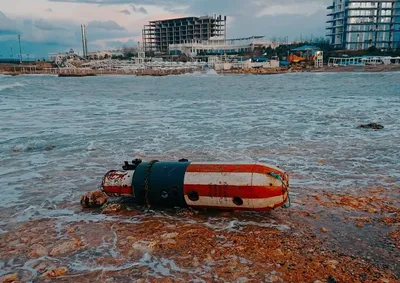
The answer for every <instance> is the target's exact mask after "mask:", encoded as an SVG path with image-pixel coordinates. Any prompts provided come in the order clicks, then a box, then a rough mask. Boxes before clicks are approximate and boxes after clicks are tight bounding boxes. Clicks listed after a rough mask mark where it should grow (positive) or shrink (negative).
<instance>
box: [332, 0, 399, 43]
mask: <svg viewBox="0 0 400 283" xmlns="http://www.w3.org/2000/svg"><path fill="white" fill-rule="evenodd" d="M328 10H330V12H329V14H328V17H329V20H328V21H327V23H328V27H327V30H328V34H327V36H328V37H329V39H330V43H331V44H332V45H333V46H334V47H336V48H341V49H351V50H360V49H368V48H369V47H371V46H375V47H377V48H394V49H395V48H400V0H375V1H371V0H369V1H366V0H333V4H332V5H331V6H329V7H328Z"/></svg>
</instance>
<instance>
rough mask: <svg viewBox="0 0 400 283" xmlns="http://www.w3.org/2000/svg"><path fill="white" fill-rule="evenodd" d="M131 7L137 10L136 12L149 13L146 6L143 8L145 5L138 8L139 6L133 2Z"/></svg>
mask: <svg viewBox="0 0 400 283" xmlns="http://www.w3.org/2000/svg"><path fill="white" fill-rule="evenodd" d="M130 7H131V9H132V11H133V12H135V13H142V14H148V13H147V10H146V9H145V8H143V7H138V8H137V7H136V6H135V5H133V4H131V5H130Z"/></svg>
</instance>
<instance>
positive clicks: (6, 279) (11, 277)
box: [0, 273, 18, 283]
mask: <svg viewBox="0 0 400 283" xmlns="http://www.w3.org/2000/svg"><path fill="white" fill-rule="evenodd" d="M0 282H3V283H12V282H18V274H17V273H13V274H8V275H5V276H2V277H0Z"/></svg>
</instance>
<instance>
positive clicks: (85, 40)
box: [81, 25, 88, 58]
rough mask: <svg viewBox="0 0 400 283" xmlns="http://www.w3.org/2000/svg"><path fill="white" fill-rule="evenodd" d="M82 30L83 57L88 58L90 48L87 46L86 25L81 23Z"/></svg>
mask: <svg viewBox="0 0 400 283" xmlns="http://www.w3.org/2000/svg"><path fill="white" fill-rule="evenodd" d="M81 31H82V51H83V53H82V54H83V55H82V56H83V58H87V56H88V48H87V38H86V26H85V25H81Z"/></svg>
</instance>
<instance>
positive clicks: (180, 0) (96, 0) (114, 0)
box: [49, 0, 223, 6]
mask: <svg viewBox="0 0 400 283" xmlns="http://www.w3.org/2000/svg"><path fill="white" fill-rule="evenodd" d="M49 1H50V2H66V3H85V4H96V5H122V4H132V3H133V4H136V5H155V6H169V5H185V4H187V3H188V2H196V1H199V0H49ZM200 1H201V0H200ZM221 2H223V1H221Z"/></svg>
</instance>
